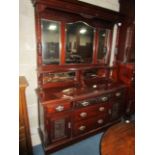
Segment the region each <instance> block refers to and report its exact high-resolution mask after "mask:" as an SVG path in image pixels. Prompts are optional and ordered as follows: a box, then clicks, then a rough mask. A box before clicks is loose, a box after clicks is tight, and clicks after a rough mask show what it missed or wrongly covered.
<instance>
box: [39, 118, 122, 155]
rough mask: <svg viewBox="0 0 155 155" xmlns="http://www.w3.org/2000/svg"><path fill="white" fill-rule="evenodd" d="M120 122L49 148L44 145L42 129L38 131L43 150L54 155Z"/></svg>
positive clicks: (111, 123)
mask: <svg viewBox="0 0 155 155" xmlns="http://www.w3.org/2000/svg"><path fill="white" fill-rule="evenodd" d="M120 121H121V119H118V120H116V121H113V122H110V123H108V124H106V125H105V126H103V127H100V128H97V129H94V130H91V131H89V132H87V133H84V134H81V135H79V136H76V137H72V138H69V139H66V140H63V141H59V142H56V143H53V144H50V145H48V146H45V145H44V142H43V134H42V131H41V129H40V128H39V129H38V131H39V135H40V138H41V142H42V146H43V150H44V152H45V154H46V155H48V154H50V153H53V152H55V151H58V150H60V149H62V148H64V147H66V146H69V145H72V144H74V143H76V142H79V141H81V140H84V139H86V138H88V137H90V136H93V135H95V134H97V133H100V132H105V131H106V130H107V129H108V128H109V127H110V126H112V125H114V124H115V123H118V122H120Z"/></svg>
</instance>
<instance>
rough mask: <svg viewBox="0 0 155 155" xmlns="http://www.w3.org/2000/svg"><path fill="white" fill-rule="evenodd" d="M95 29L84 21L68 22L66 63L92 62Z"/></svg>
mask: <svg viewBox="0 0 155 155" xmlns="http://www.w3.org/2000/svg"><path fill="white" fill-rule="evenodd" d="M94 30H95V29H94V28H93V27H91V26H89V25H88V24H86V23H84V22H75V23H68V24H66V63H92V57H93V42H94Z"/></svg>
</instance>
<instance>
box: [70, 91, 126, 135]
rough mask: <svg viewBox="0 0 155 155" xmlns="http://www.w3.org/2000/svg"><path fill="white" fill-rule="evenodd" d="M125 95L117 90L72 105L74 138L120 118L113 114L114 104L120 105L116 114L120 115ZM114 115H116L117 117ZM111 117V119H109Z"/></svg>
mask: <svg viewBox="0 0 155 155" xmlns="http://www.w3.org/2000/svg"><path fill="white" fill-rule="evenodd" d="M124 97H125V93H124V91H123V90H117V91H115V92H113V93H109V94H104V95H102V96H99V97H96V98H94V99H88V100H84V101H78V102H76V103H74V106H75V111H74V114H73V116H74V117H73V120H74V126H73V134H74V135H75V136H77V135H79V134H83V133H85V132H88V131H91V130H93V129H97V128H99V127H102V126H104V125H105V124H106V123H107V122H109V121H113V120H114V119H117V118H119V117H120V115H119V114H117V113H114V115H112V113H113V109H114V108H113V107H112V105H114V107H115V103H117V102H118V103H120V105H119V106H120V107H119V108H118V109H116V110H118V113H120V114H121V104H123V100H124ZM115 115H118V116H117V117H116V116H115ZM110 117H112V118H113V119H111V118H110Z"/></svg>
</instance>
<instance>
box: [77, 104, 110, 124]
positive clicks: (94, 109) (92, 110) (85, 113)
mask: <svg viewBox="0 0 155 155" xmlns="http://www.w3.org/2000/svg"><path fill="white" fill-rule="evenodd" d="M107 105H108V104H99V105H95V106H90V107H87V108H81V109H78V110H76V111H75V112H74V120H75V121H81V120H86V119H88V118H90V117H95V116H97V115H100V114H101V115H103V116H104V115H106V114H107V112H108V107H107Z"/></svg>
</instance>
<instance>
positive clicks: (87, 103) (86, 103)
mask: <svg viewBox="0 0 155 155" xmlns="http://www.w3.org/2000/svg"><path fill="white" fill-rule="evenodd" d="M81 104H82V105H83V106H84V107H85V106H88V105H89V102H87V101H85V102H82V103H81Z"/></svg>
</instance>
